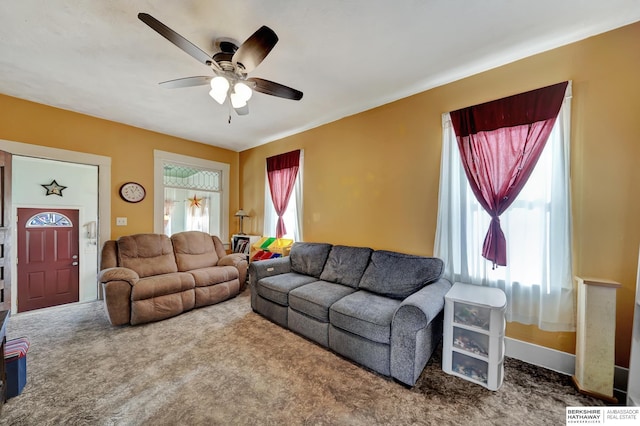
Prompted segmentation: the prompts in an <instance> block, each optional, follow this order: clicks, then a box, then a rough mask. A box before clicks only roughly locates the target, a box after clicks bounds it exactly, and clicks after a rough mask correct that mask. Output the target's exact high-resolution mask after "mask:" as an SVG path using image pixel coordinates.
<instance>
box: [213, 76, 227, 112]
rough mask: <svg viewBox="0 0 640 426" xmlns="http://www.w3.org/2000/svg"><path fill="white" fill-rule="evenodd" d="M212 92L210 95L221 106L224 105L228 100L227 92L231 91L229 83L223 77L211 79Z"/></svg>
mask: <svg viewBox="0 0 640 426" xmlns="http://www.w3.org/2000/svg"><path fill="white" fill-rule="evenodd" d="M210 84H211V91H210V92H209V95H210V96H211V97H212V98H213V99H214V100H215V101H216V102H217V103H219V104H220V105H222V104H223V103H224V100H225V99H226V98H227V92H228V91H229V81H228V80H227V79H226V78H224V77H222V76H217V77H214V78H212V79H211V83H210Z"/></svg>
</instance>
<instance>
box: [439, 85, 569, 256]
mask: <svg viewBox="0 0 640 426" xmlns="http://www.w3.org/2000/svg"><path fill="white" fill-rule="evenodd" d="M567 84H568V82H566V81H565V82H563V83H558V84H555V85H552V86H548V87H543V88H541V89H536V90H532V91H530V92H526V93H521V94H518V95H514V96H509V97H507V98H502V99H498V100H495V101H491V102H487V103H484V104H480V105H476V106H472V107H468V108H463V109H459V110H457V111H453V112H451V113H450V115H451V122H452V124H453V128H454V130H455V132H456V139H457V141H458V148H459V149H460V156H461V158H462V163H463V166H464V170H465V173H466V175H467V179H468V180H469V184H470V186H471V189H472V191H473V193H474V194H475V196H476V198H477V199H478V202H479V203H480V204H481V205H482V207H483V208H484V209H485V210H486V211H487V213H489V215H491V224H490V225H489V230H488V231H487V235H486V237H485V239H484V244H483V249H482V256H483V257H484V258H486V259H488V260H490V261H491V262H492V263H493V266H494V267H495V266H496V265H499V266H506V265H507V255H506V253H507V250H506V239H505V236H504V233H503V232H502V228H501V227H500V215H501V214H502V213H503V212H504V211H505V210H506V209H507V208H508V207H509V206H510V205H511V203H513V201H514V200H515V199H516V197H517V196H518V194H519V193H520V191H521V190H522V188H523V187H524V185H525V184H526V182H527V180H528V179H529V176H530V175H531V172H532V171H533V169H534V168H535V165H536V163H537V161H538V158H539V157H540V154H541V153H542V150H543V149H544V146H545V144H546V142H547V139H548V138H549V135H550V134H551V130H552V129H553V125H554V124H555V121H556V117H557V116H558V112H559V111H560V107H561V106H562V101H563V99H564V94H565V90H566V88H567Z"/></svg>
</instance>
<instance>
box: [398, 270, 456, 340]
mask: <svg viewBox="0 0 640 426" xmlns="http://www.w3.org/2000/svg"><path fill="white" fill-rule="evenodd" d="M450 288H451V283H450V282H449V281H448V280H446V279H444V278H440V279H439V280H438V281H436V282H434V283H431V284H428V285H426V286H425V287H422V288H421V289H420V290H418V291H416V292H415V293H413V294H412V295H411V296H409V297H407V298H406V299H404V300H403V301H402V303H401V304H400V306H398V309H396V312H395V314H394V315H393V325H396V324H395V323H396V322H397V321H402V323H403V324H402V326H403V327H407V326H409V325H411V328H412V329H413V330H418V329H420V328H424V327H426V326H427V325H429V323H430V322H431V321H432V320H433V319H434V318H435V317H437V316H438V314H440V312H442V310H443V309H444V296H445V294H447V292H448V291H449V289H450ZM398 325H399V324H398Z"/></svg>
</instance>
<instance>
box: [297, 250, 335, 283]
mask: <svg viewBox="0 0 640 426" xmlns="http://www.w3.org/2000/svg"><path fill="white" fill-rule="evenodd" d="M330 250H331V244H326V243H301V242H296V243H294V244H293V246H292V247H291V252H290V253H289V259H290V260H291V270H292V271H294V272H297V273H299V274H303V275H310V276H312V277H315V278H319V277H320V274H321V273H322V269H323V268H324V264H325V262H326V261H327V257H328V256H329V251H330Z"/></svg>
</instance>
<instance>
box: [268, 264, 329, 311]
mask: <svg viewBox="0 0 640 426" xmlns="http://www.w3.org/2000/svg"><path fill="white" fill-rule="evenodd" d="M317 280H318V279H317V278H314V277H310V276H308V275H302V274H298V273H295V272H287V273H286V274H280V275H274V276H272V277H265V278H262V279H261V280H260V281H258V283H257V286H256V287H257V290H258V294H259V295H260V296H262V297H264V298H265V299H267V300H270V301H272V302H274V303H277V304H279V305H282V306H289V292H290V291H291V290H293V289H294V288H298V287H300V286H303V285H305V284H309V283H312V282H314V281H317Z"/></svg>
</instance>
